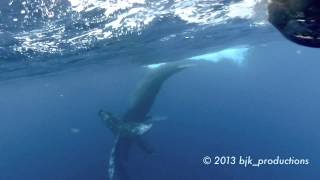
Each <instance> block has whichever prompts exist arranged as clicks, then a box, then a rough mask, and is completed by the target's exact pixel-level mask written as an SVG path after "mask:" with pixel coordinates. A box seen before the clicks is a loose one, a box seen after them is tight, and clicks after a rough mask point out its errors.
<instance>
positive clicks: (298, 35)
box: [268, 0, 320, 48]
mask: <svg viewBox="0 0 320 180" xmlns="http://www.w3.org/2000/svg"><path fill="white" fill-rule="evenodd" d="M268 14H269V21H270V23H271V24H273V25H274V26H275V27H276V28H277V29H278V30H279V31H280V32H281V33H282V34H283V35H284V36H285V37H286V38H287V39H289V40H291V41H293V42H295V43H297V44H300V45H304V46H308V47H317V48H319V47H320V1H319V0H269V4H268Z"/></svg>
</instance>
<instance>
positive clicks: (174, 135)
mask: <svg viewBox="0 0 320 180" xmlns="http://www.w3.org/2000/svg"><path fill="white" fill-rule="evenodd" d="M0 5H1V6H0V15H1V17H0V94H1V98H0V120H1V127H0V147H1V148H0V179H1V180H21V179H32V180H73V179H77V180H88V179H94V180H100V179H101V180H103V179H108V176H107V167H108V158H109V154H110V151H111V148H112V146H113V141H114V136H113V134H112V133H111V132H110V131H109V130H108V129H107V128H106V127H105V125H104V124H103V123H102V122H101V120H100V118H99V116H98V110H99V109H106V110H108V111H110V112H113V113H114V114H115V115H117V116H120V115H122V114H123V113H124V112H125V111H126V108H127V107H128V100H129V99H130V97H131V95H132V93H133V91H134V90H135V88H136V85H137V83H139V82H140V81H141V79H143V77H144V76H145V75H146V74H147V71H148V69H147V68H146V67H145V66H146V65H150V64H156V63H163V62H171V61H179V60H183V59H187V58H193V59H198V60H205V61H207V62H206V63H205V64H204V65H201V66H196V67H192V68H189V69H186V70H184V71H182V72H179V73H178V74H176V75H174V76H173V77H171V78H170V79H169V80H168V81H166V82H165V84H164V86H163V87H162V89H161V91H160V93H159V95H158V96H157V99H156V101H155V104H154V105H153V108H152V110H151V112H150V114H151V115H152V116H155V117H157V116H159V117H167V118H166V120H163V121H159V122H156V123H155V124H154V127H153V129H152V130H151V132H150V133H148V134H147V135H146V137H145V138H146V140H147V141H148V142H149V143H150V144H151V145H152V146H153V147H154V149H155V152H154V154H152V155H146V154H144V153H143V152H142V151H140V150H139V149H137V148H133V149H132V151H131V152H130V157H129V163H128V171H129V175H130V178H131V179H132V180H138V179H139V180H145V179H149V180H150V179H152V180H158V179H159V180H160V179H162V180H163V179H167V180H181V179H184V180H195V179H201V180H212V179H219V180H233V179H237V180H238V179H241V180H246V179H247V180H252V179H263V180H264V179H265V180H269V179H274V180H283V179H290V180H301V179H312V180H313V179H318V178H319V177H320V172H319V169H318V167H319V165H320V162H319V160H320V155H319V153H318V152H320V145H319V142H318V139H319V138H320V133H319V131H318V127H319V122H318V119H319V118H320V114H319V107H320V103H319V99H320V85H319V83H318V82H319V81H318V77H319V76H320V71H319V66H320V62H319V57H320V52H319V51H318V50H317V49H312V48H306V47H302V46H298V45H296V44H293V43H291V42H289V41H287V40H286V39H284V38H283V37H282V36H281V35H280V34H279V33H278V32H277V31H276V30H275V29H274V28H273V27H271V25H269V24H268V23H267V21H266V13H265V12H266V11H265V8H266V3H265V2H264V1H259V0H242V1H240V0H239V1H218V0H217V1H214V0H212V1H201V0H190V1H179V0H176V1H165V0H163V1H147V0H146V1H143V0H132V1H129V0H128V1H124V0H122V1H120V0H119V1H102V0H89V1H85V0H70V1H67V0H24V1H22V0H21V1H20V0H4V1H1V2H0ZM243 48H244V50H243ZM204 156H211V157H214V156H235V157H240V156H242V157H245V156H251V157H252V158H254V159H255V160H257V159H275V158H276V157H277V156H280V157H281V158H290V157H294V158H297V159H309V160H310V164H308V165H288V166H284V165H266V166H261V167H250V166H249V167H244V166H241V165H229V166H228V165H214V164H211V165H204V164H203V162H202V158H203V157H204Z"/></svg>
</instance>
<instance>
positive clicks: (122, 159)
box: [108, 136, 133, 180]
mask: <svg viewBox="0 0 320 180" xmlns="http://www.w3.org/2000/svg"><path fill="white" fill-rule="evenodd" d="M132 143H133V140H132V138H128V137H120V136H117V137H116V139H115V143H114V146H113V148H112V150H111V154H110V159H109V168H108V175H109V179H110V180H128V179H129V176H128V171H127V167H126V166H127V162H128V155H129V151H130V149H131V145H132Z"/></svg>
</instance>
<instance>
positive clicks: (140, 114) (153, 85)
mask: <svg viewBox="0 0 320 180" xmlns="http://www.w3.org/2000/svg"><path fill="white" fill-rule="evenodd" d="M189 66H191V64H190V63H189V61H180V62H179V61H178V62H172V63H167V64H164V65H162V66H160V67H157V68H155V69H149V71H150V72H149V73H147V75H146V77H145V79H143V81H142V82H141V83H140V84H139V86H138V88H137V89H136V91H135V93H134V95H133V97H132V101H131V102H130V105H129V108H128V111H127V112H126V113H125V114H124V115H123V117H122V118H117V117H114V116H113V115H112V114H111V113H108V112H104V111H102V110H101V111H100V112H99V115H100V117H101V118H102V120H103V121H104V123H105V124H106V126H107V127H108V128H110V129H111V131H112V132H113V134H114V135H115V137H116V140H115V145H114V147H113V149H112V151H111V155H110V159H109V168H108V175H109V179H110V180H128V179H129V176H128V174H127V167H126V166H127V161H128V155H129V151H130V147H131V146H132V145H133V144H136V145H138V147H140V148H141V149H142V150H143V151H144V152H146V153H148V154H150V153H152V152H153V149H152V148H151V147H150V146H148V145H147V144H146V143H145V142H144V141H143V139H142V135H144V134H145V133H146V132H148V131H149V130H150V129H151V127H152V123H151V122H150V121H149V120H150V117H149V116H148V113H149V111H150V109H151V108H152V105H153V103H154V101H155V99H156V97H157V95H158V93H159V91H160V89H161V87H162V85H163V83H164V82H165V81H166V80H167V79H168V78H169V77H171V76H172V75H173V74H175V73H177V72H179V71H181V70H183V69H185V68H187V67H189Z"/></svg>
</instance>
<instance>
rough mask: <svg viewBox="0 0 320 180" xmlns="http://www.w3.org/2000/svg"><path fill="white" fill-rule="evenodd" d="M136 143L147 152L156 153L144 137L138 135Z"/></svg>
mask: <svg viewBox="0 0 320 180" xmlns="http://www.w3.org/2000/svg"><path fill="white" fill-rule="evenodd" d="M135 143H136V145H137V146H138V147H139V148H140V149H141V150H142V151H143V152H145V153H146V154H152V153H154V148H153V147H152V146H151V145H150V144H149V143H148V142H147V141H145V140H144V139H143V138H142V137H138V138H137V139H136V141H135Z"/></svg>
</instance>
